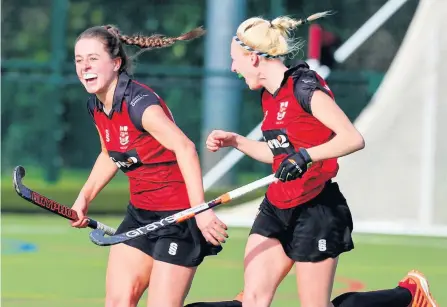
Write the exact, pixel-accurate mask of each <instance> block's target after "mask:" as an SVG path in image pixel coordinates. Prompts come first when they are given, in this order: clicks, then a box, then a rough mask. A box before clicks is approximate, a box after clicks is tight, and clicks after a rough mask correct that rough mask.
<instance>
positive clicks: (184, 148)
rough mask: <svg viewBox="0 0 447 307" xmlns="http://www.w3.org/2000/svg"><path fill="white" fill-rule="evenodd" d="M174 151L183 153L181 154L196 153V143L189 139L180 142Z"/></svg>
mask: <svg viewBox="0 0 447 307" xmlns="http://www.w3.org/2000/svg"><path fill="white" fill-rule="evenodd" d="M174 151H175V153H176V154H183V155H185V154H186V155H188V154H190V155H196V154H197V149H196V145H195V144H194V142H192V141H191V140H187V141H184V142H182V143H181V144H180V145H179V146H176V148H175V150H174Z"/></svg>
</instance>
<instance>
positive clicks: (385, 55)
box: [1, 0, 417, 179]
mask: <svg viewBox="0 0 447 307" xmlns="http://www.w3.org/2000/svg"><path fill="white" fill-rule="evenodd" d="M62 1H66V2H67V3H68V10H66V11H60V12H59V11H58V12H55V11H56V10H55V9H54V8H55V7H56V6H54V5H55V4H61V3H62ZM246 3H247V15H248V16H263V17H266V18H273V17H276V16H274V15H273V12H275V14H279V13H281V12H282V13H284V14H286V15H289V16H292V17H303V16H308V15H309V14H312V13H314V12H316V11H321V10H327V9H329V10H334V11H336V14H335V15H333V16H330V17H329V18H326V19H324V20H322V21H321V22H320V23H321V24H322V25H324V27H325V28H327V29H328V30H331V31H333V32H334V33H336V34H338V35H340V36H341V37H342V38H343V39H346V38H348V37H349V36H350V35H352V34H353V33H354V32H355V30H356V29H357V28H358V26H360V25H361V24H362V23H363V22H364V21H365V20H366V19H367V18H369V17H370V16H371V15H372V14H373V13H374V12H375V11H376V10H377V9H378V8H379V7H380V6H381V5H383V4H384V3H385V0H378V1H371V2H368V3H367V4H365V2H364V1H362V0H349V1H347V0H337V1H333V0H321V1H292V0H282V1H265V0H246ZM206 4H207V1H206V0H196V1H193V2H191V1H186V0H185V1H183V0H182V1H179V0H165V1H158V0H157V1H144V0H134V1H127V2H126V1H121V0H109V1H104V0H89V1H86V0H78V1H73V0H71V1H70V0H42V1H37V2H36V1H32V0H22V1H20V5H17V4H16V3H15V2H14V1H13V0H5V1H3V2H2V33H1V35H2V42H3V44H2V80H1V82H2V84H1V85H2V93H1V95H2V101H3V104H2V110H1V121H2V129H1V136H2V149H3V150H2V159H1V163H2V168H3V169H8V168H11V167H13V166H15V165H17V164H28V165H39V166H43V167H45V168H47V169H48V170H49V171H50V170H54V169H57V168H59V167H62V168H66V167H68V168H82V169H89V168H90V167H91V166H92V164H93V163H94V161H95V158H96V156H97V154H98V151H99V142H98V136H97V132H96V129H95V128H94V126H93V124H92V121H91V119H90V117H89V115H88V113H87V110H86V100H87V94H86V93H85V91H84V89H83V87H82V85H81V84H80V83H79V81H78V80H77V76H76V74H75V70H74V64H73V61H72V59H73V48H74V44H75V41H76V38H77V37H78V36H79V34H81V33H82V31H84V30H85V29H86V28H88V27H91V26H95V25H103V24H114V25H116V26H118V27H119V28H120V30H121V31H122V33H124V34H128V35H132V34H144V35H151V34H154V33H158V34H165V35H168V36H178V35H180V34H181V33H184V32H186V31H189V30H191V29H193V28H195V27H197V26H200V25H204V26H205V27H208V26H209V25H207V24H206V20H205V18H206V8H207V5H206ZM416 5H417V1H415V0H413V1H409V2H408V3H407V4H406V5H404V6H403V7H402V9H401V10H399V11H398V12H397V13H396V15H395V16H394V17H393V19H392V20H393V21H392V22H387V23H386V24H385V25H384V27H383V28H382V29H381V30H380V31H379V32H378V34H375V35H373V36H372V37H371V38H370V40H368V42H367V43H366V44H365V47H362V48H360V49H359V50H358V51H357V52H356V53H355V54H354V55H353V56H352V57H351V58H350V59H349V61H348V62H349V63H346V64H343V65H340V66H339V67H338V69H337V70H336V71H333V73H332V74H331V76H330V79H329V85H330V87H331V88H332V89H333V91H334V92H335V95H336V97H337V102H338V103H339V104H340V106H342V108H343V109H344V110H345V112H346V113H347V114H348V116H349V117H350V118H351V119H354V118H355V117H356V116H357V115H358V114H359V112H360V111H361V110H362V109H363V107H364V106H365V105H366V104H367V103H368V101H369V98H370V97H371V96H372V94H373V93H374V91H375V89H376V88H377V86H378V85H379V84H380V81H381V76H382V75H383V71H384V70H386V68H387V67H388V65H389V63H390V59H391V58H392V57H393V56H394V54H395V53H396V51H397V48H398V46H399V44H400V41H401V40H402V38H403V36H404V34H405V30H406V27H407V25H408V24H409V21H410V20H411V18H412V14H413V12H414V10H415V8H416ZM61 7H63V5H62V6H61ZM53 13H55V15H53ZM64 14H67V15H66V18H65V17H64ZM61 21H64V23H62V24H60V22H61ZM57 27H64V29H65V37H64V38H63V39H57V37H58V36H57V35H56V34H54V32H57V31H54V30H55V29H58V28H57ZM296 35H297V36H300V37H303V38H304V39H306V38H307V27H302V28H299V29H298V31H297V32H296ZM205 39H206V37H202V38H199V39H196V40H194V41H192V42H178V43H176V44H175V45H174V46H173V47H171V48H164V49H156V50H151V51H150V52H144V53H142V54H141V55H140V56H139V57H138V58H136V59H135V62H136V67H135V77H136V78H138V79H139V80H140V81H142V82H144V83H147V84H148V85H149V86H151V87H152V88H153V89H154V90H155V91H157V93H159V94H160V95H161V97H162V98H163V99H164V100H165V101H166V103H167V104H168V105H169V107H170V108H171V110H172V112H173V114H174V117H175V120H176V122H177V124H178V125H179V127H180V128H181V129H182V130H183V131H184V132H185V133H186V135H187V136H188V137H190V138H191V139H192V140H193V141H194V143H195V144H196V146H197V148H198V149H199V152H200V151H201V150H202V148H203V143H202V140H201V128H200V127H201V123H202V104H203V103H204V102H203V97H202V92H203V81H204V77H206V76H210V75H224V76H228V77H229V78H236V77H235V76H233V75H232V74H230V72H229V69H228V70H226V71H205V70H204V69H203V68H202V66H203V59H204V43H205ZM383 42H386V46H387V48H383V46H384V44H383ZM222 44H223V46H224V45H225V44H226V42H222ZM57 50H59V51H61V50H62V53H63V54H64V56H63V57H62V58H65V62H64V63H61V66H62V67H61V75H60V76H59V75H58V71H57V70H54V69H57V65H58V62H57V61H58V59H59V56H58V52H57ZM127 50H128V52H129V55H134V54H135V53H136V52H137V51H138V49H137V48H135V47H129V48H127ZM53 51H54V52H55V53H56V54H53V53H52V52H53ZM305 52H306V50H305V48H304V49H303V52H302V53H300V57H301V58H302V57H303V56H304V55H305ZM289 62H290V63H292V64H293V61H292V60H290V61H289ZM365 67H367V68H368V73H364V74H362V73H361V72H359V70H360V69H364V68H365ZM340 69H341V70H343V71H342V72H340ZM59 77H60V78H59ZM58 78H59V79H58ZM238 84H239V85H238V86H240V87H242V88H243V101H242V103H241V105H240V107H239V110H238V111H239V112H240V114H239V115H240V118H241V120H240V122H239V123H238V132H240V133H242V134H247V133H249V132H250V131H251V129H252V128H253V127H254V126H255V125H256V124H257V123H258V122H259V121H260V120H261V118H262V114H261V112H260V105H259V93H258V92H252V91H249V90H248V89H247V88H246V86H245V84H244V82H243V81H240V82H239V83H238ZM234 89H236V87H235V88H234ZM207 103H212V102H207ZM268 168H269V166H267V165H262V164H260V163H258V162H255V161H253V160H251V159H248V158H247V159H245V158H244V159H243V160H242V161H241V162H240V164H238V166H237V170H238V171H240V172H245V173H248V172H255V173H259V172H265V171H266V170H268ZM50 175H51V174H47V175H46V176H44V178H47V179H48V178H49V177H50ZM52 177H53V178H54V176H52Z"/></svg>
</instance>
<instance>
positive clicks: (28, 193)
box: [12, 165, 116, 235]
mask: <svg viewBox="0 0 447 307" xmlns="http://www.w3.org/2000/svg"><path fill="white" fill-rule="evenodd" d="M24 177H25V168H24V167H23V166H20V165H19V166H16V167H15V168H14V172H13V173H12V178H13V184H14V189H15V190H16V192H17V194H19V196H21V197H22V198H23V199H25V200H27V201H29V202H31V203H33V204H35V205H38V206H39V207H41V208H44V209H46V210H48V211H51V212H53V213H55V214H57V215H59V216H62V217H64V218H66V219H69V220H72V221H74V220H77V219H78V215H77V214H76V211H74V210H73V209H71V208H69V207H67V206H64V205H62V204H60V203H58V202H56V201H54V200H51V199H49V198H47V197H45V196H43V195H41V194H39V193H37V192H35V191H33V190H31V189H29V188H27V187H26V186H25V185H24V184H23V183H22V179H23V178H24ZM88 227H90V228H93V229H101V230H102V231H104V232H105V233H107V234H108V235H113V234H114V233H115V232H116V230H115V229H113V228H112V227H109V226H107V225H104V224H102V223H100V222H98V221H95V220H94V219H91V218H88Z"/></svg>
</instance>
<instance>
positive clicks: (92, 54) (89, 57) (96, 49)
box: [74, 37, 121, 94]
mask: <svg viewBox="0 0 447 307" xmlns="http://www.w3.org/2000/svg"><path fill="white" fill-rule="evenodd" d="M74 52H75V63H76V74H77V75H78V78H79V80H80V81H81V83H82V84H83V85H84V87H85V89H86V90H87V92H88V93H90V94H102V93H105V92H106V91H107V89H108V87H109V86H110V84H111V83H112V82H113V80H114V79H115V78H116V77H117V76H118V71H119V68H120V65H121V58H119V57H117V58H115V59H112V58H111V57H110V54H109V53H108V52H107V50H106V45H105V44H104V43H103V42H102V41H101V40H100V39H99V38H95V37H85V38H81V39H79V40H78V41H77V42H76V45H75V50H74Z"/></svg>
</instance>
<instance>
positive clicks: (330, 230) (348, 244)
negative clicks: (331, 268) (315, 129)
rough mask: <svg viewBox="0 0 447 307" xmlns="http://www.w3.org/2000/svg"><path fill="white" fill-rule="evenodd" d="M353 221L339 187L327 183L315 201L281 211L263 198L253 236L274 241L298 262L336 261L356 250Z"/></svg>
mask: <svg viewBox="0 0 447 307" xmlns="http://www.w3.org/2000/svg"><path fill="white" fill-rule="evenodd" d="M352 230H353V225H352V217H351V212H350V210H349V207H348V205H347V203H346V199H345V198H344V196H343V194H342V193H341V192H340V190H339V187H338V184H337V183H335V182H328V183H327V184H326V186H325V187H324V189H323V191H322V192H321V193H320V194H319V195H318V196H316V197H315V198H313V199H312V200H310V201H308V202H306V203H304V204H300V205H299V206H296V207H293V208H289V209H279V208H277V207H275V206H273V205H272V204H271V203H270V202H269V201H268V199H267V198H264V200H263V202H262V203H261V206H260V207H259V213H258V215H257V216H256V219H255V221H254V223H253V226H252V229H251V232H250V234H259V235H262V236H264V237H268V238H275V239H278V240H279V241H280V242H281V245H282V246H283V248H284V251H285V253H286V255H287V256H288V257H289V258H290V259H292V260H294V261H297V262H318V261H322V260H325V259H327V258H335V257H337V256H338V255H339V254H341V253H343V252H347V251H349V250H351V249H353V248H354V243H353V241H352V237H351V233H352Z"/></svg>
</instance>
